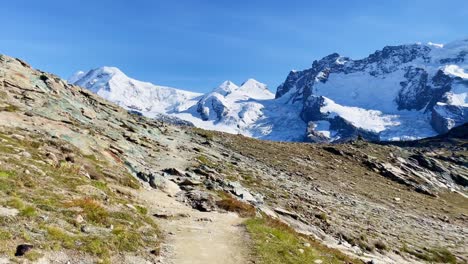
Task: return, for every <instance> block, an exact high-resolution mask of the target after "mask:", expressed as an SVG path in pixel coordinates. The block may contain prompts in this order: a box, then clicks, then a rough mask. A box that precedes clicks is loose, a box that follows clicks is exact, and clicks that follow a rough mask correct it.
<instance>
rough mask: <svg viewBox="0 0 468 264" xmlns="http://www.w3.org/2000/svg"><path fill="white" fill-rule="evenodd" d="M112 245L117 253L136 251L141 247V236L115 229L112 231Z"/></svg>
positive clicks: (120, 228) (121, 228)
mask: <svg viewBox="0 0 468 264" xmlns="http://www.w3.org/2000/svg"><path fill="white" fill-rule="evenodd" d="M112 234H113V235H114V239H113V242H114V245H115V246H116V248H117V249H118V250H119V251H136V250H137V249H138V248H139V247H140V246H142V245H143V241H142V238H141V235H140V234H139V233H137V232H134V231H130V230H127V229H124V228H123V227H117V228H115V229H114V230H112Z"/></svg>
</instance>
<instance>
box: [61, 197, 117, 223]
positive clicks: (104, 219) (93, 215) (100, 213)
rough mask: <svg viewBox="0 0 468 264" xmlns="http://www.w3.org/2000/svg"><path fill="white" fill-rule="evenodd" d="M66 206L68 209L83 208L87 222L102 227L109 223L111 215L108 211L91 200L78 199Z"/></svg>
mask: <svg viewBox="0 0 468 264" xmlns="http://www.w3.org/2000/svg"><path fill="white" fill-rule="evenodd" d="M65 205H66V206H67V207H79V208H81V209H82V210H83V213H84V215H85V218H86V220H87V221H90V222H93V223H96V224H101V225H106V224H108V223H109V213H108V212H107V210H106V209H105V208H104V207H102V206H101V205H100V204H99V203H98V202H97V201H95V200H93V199H91V198H81V199H76V200H73V201H71V202H68V203H66V204H65Z"/></svg>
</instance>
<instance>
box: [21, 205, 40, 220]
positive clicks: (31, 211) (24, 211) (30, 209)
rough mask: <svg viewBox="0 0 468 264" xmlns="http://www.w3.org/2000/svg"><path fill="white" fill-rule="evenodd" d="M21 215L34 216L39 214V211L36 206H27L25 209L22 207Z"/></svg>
mask: <svg viewBox="0 0 468 264" xmlns="http://www.w3.org/2000/svg"><path fill="white" fill-rule="evenodd" d="M20 215H21V216H24V217H34V216H36V215H37V211H36V208H34V207H32V206H25V207H24V208H23V209H21V211H20Z"/></svg>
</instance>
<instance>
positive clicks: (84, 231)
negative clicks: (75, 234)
mask: <svg viewBox="0 0 468 264" xmlns="http://www.w3.org/2000/svg"><path fill="white" fill-rule="evenodd" d="M80 230H81V232H83V233H87V234H89V233H91V228H90V227H89V226H86V225H84V226H82V227H81V228H80Z"/></svg>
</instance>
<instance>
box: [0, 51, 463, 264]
mask: <svg viewBox="0 0 468 264" xmlns="http://www.w3.org/2000/svg"><path fill="white" fill-rule="evenodd" d="M281 100H283V99H280V100H278V101H276V103H278V102H282V103H284V102H283V101H281ZM270 109H274V108H270ZM282 109H284V108H282ZM299 110H300V109H299ZM269 111H272V110H269ZM265 113H266V114H273V113H269V112H267V111H265ZM279 114H281V116H284V114H286V113H285V112H281V113H279ZM294 114H297V113H296V112H294ZM461 132H463V128H462V131H459V130H452V131H451V133H449V134H448V135H447V137H455V138H456V139H457V140H454V141H453V142H451V144H448V145H447V146H444V145H443V144H440V145H435V146H433V145H430V146H428V147H417V148H413V147H408V146H406V147H403V148H402V147H398V146H395V145H380V144H374V143H369V142H365V141H362V140H357V141H354V142H349V143H345V144H303V143H287V142H273V141H261V140H256V139H251V138H247V137H244V136H241V135H232V134H228V133H217V132H214V131H207V130H202V129H198V128H192V127H177V126H172V125H168V124H166V123H163V122H161V121H158V120H154V119H150V118H146V117H144V116H141V115H135V114H132V113H130V112H129V111H128V110H126V109H123V108H122V107H119V106H117V105H116V104H113V103H111V102H108V101H106V100H104V99H102V98H100V97H99V96H97V95H96V94H94V93H92V92H90V91H88V90H87V89H84V88H81V87H79V86H75V85H70V84H67V83H66V82H65V81H63V80H61V79H60V78H58V77H57V76H55V75H52V74H49V73H44V72H41V71H38V70H35V69H33V68H31V67H30V66H29V65H28V64H27V63H25V62H23V61H21V60H18V59H14V58H10V57H7V56H2V55H0V197H1V199H0V221H1V223H2V225H1V227H0V240H1V242H2V243H1V244H0V262H1V263H18V262H21V263H22V262H24V263H30V262H32V263H55V262H59V263H67V262H78V263H95V262H100V263H171V262H173V261H180V262H181V263H184V262H185V263H187V262H188V263H194V261H196V260H199V261H200V262H201V263H207V264H214V263H218V262H219V258H220V257H221V256H224V257H225V258H226V260H224V262H225V263H239V262H240V263H248V262H249V261H251V262H255V263H292V264H299V263H301V264H302V263H340V264H341V263H363V262H364V263H366V262H369V261H372V262H374V263H379V264H380V263H425V262H431V263H457V262H458V263H465V262H466V261H467V260H468V255H467V250H466V243H465V241H466V237H467V234H468V226H467V223H468V218H467V215H468V207H467V206H468V203H467V198H466V197H467V189H466V188H467V187H466V186H467V182H468V181H467V180H466V179H468V171H467V167H466V160H467V159H468V157H467V150H466V142H467V141H466V139H463V137H462V136H463V133H461ZM458 135H461V137H458ZM440 140H443V138H441V139H440ZM227 211H229V212H230V213H227ZM238 215H241V216H242V217H245V218H248V219H240V218H239V216H238ZM260 215H261V217H260ZM244 220H247V221H246V222H245V225H239V224H238V223H240V222H242V221H244ZM155 223H156V224H155ZM246 232H247V234H246ZM206 241H209V242H210V243H206ZM211 242H213V243H214V245H213V244H212V243H211ZM21 245H23V247H19V249H20V252H19V253H22V252H23V251H26V253H25V254H24V255H23V256H21V254H19V255H18V256H14V253H15V250H16V248H17V247H18V246H21ZM159 245H160V247H159ZM30 246H33V247H32V248H31V247H30ZM213 248H214V250H213ZM21 249H22V250H21ZM23 253H24V252H23ZM205 260H206V261H205ZM204 261H205V262H204ZM200 262H199V263H200Z"/></svg>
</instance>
